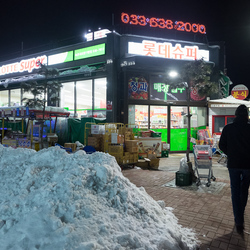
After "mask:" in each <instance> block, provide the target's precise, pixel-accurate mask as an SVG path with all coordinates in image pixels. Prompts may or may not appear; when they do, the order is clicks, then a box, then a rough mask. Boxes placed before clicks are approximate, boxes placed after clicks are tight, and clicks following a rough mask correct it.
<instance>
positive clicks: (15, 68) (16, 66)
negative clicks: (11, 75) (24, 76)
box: [14, 63, 18, 72]
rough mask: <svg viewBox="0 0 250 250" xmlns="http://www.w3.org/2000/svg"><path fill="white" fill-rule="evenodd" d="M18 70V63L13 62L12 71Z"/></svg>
mask: <svg viewBox="0 0 250 250" xmlns="http://www.w3.org/2000/svg"><path fill="white" fill-rule="evenodd" d="M17 71H18V63H16V64H14V72H17Z"/></svg>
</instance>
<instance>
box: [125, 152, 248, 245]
mask: <svg viewBox="0 0 250 250" xmlns="http://www.w3.org/2000/svg"><path fill="white" fill-rule="evenodd" d="M183 157H185V154H170V155H169V157H168V158H160V164H159V169H158V170H148V169H146V170H145V169H141V168H138V167H134V168H131V169H124V170H123V171H122V172H123V174H124V176H125V177H127V178H128V179H129V180H130V181H131V182H132V183H134V184H135V185H136V186H138V187H141V186H143V187H144V188H145V190H146V191H147V193H148V194H149V195H150V196H152V197H153V198H154V199H155V200H163V201H165V204H166V207H172V208H174V210H173V213H174V214H175V215H176V217H177V218H178V219H179V222H178V223H179V224H181V225H182V226H184V227H189V228H193V230H195V231H196V233H197V237H198V239H199V241H200V248H199V249H201V250H205V249H206V250H215V249H224V250H226V249H228V250H238V249H239V250H245V249H249V250H250V237H249V233H248V232H250V202H249V203H248V205H247V207H246V211H245V230H246V232H245V233H244V238H242V237H241V236H240V235H238V234H237V233H236V231H235V229H234V219H233V212H232V204H231V190H230V181H229V175H228V170H227V167H226V164H225V163H224V159H222V161H220V163H218V160H219V156H218V155H216V156H215V157H213V161H212V169H213V175H214V176H215V177H216V180H215V181H211V185H210V186H209V187H207V186H206V183H207V179H206V178H201V185H200V186H198V187H197V185H196V184H195V183H193V184H192V185H190V186H176V185H175V177H176V172H177V171H178V170H179V168H180V160H181V159H182V158H183ZM190 160H191V162H192V163H193V169H195V163H194V158H193V154H192V153H191V154H190ZM198 171H199V174H201V173H204V174H205V175H208V169H202V170H201V169H199V168H198ZM201 171H202V172H201Z"/></svg>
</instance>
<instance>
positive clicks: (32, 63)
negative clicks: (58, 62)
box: [29, 59, 36, 72]
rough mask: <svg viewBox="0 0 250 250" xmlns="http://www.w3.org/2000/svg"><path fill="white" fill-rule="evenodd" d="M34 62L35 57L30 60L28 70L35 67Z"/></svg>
mask: <svg viewBox="0 0 250 250" xmlns="http://www.w3.org/2000/svg"><path fill="white" fill-rule="evenodd" d="M35 64H36V62H35V59H33V60H30V65H29V72H31V71H32V70H33V68H34V67H35Z"/></svg>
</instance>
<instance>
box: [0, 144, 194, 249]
mask: <svg viewBox="0 0 250 250" xmlns="http://www.w3.org/2000/svg"><path fill="white" fill-rule="evenodd" d="M0 176H1V178H0V211H1V213H0V246H1V250H3V249H12V250H21V249H27V250H33V249H34V250H35V249H39V250H44V249H46V250H52V249H53V250H57V249H58V250H61V249H67V250H69V249H77V250H94V249H106V250H110V249H115V250H120V249H140V250H144V249H148V250H151V249H152V250H153V249H157V250H159V249H171V250H173V249H195V248H196V245H197V239H196V236H195V233H194V232H193V231H192V230H191V229H187V228H183V227H182V226H180V225H178V223H177V218H176V217H175V216H174V214H173V213H172V212H171V211H170V209H167V208H164V206H165V204H164V202H158V203H157V202H156V201H154V200H153V199H152V198H151V197H150V196H149V195H148V194H147V193H146V192H145V190H144V189H143V188H137V187H136V186H135V185H134V184H132V183H131V182H130V181H129V180H128V179H127V178H125V177H124V176H123V175H122V173H121V170H120V167H119V166H118V165H117V163H116V161H115V158H114V157H112V156H110V155H109V154H105V153H101V152H96V153H94V154H86V153H85V152H84V151H82V150H81V151H78V152H76V153H74V154H68V153H66V152H65V151H64V150H62V149H60V148H59V147H51V148H49V149H43V150H41V151H39V152H36V151H34V150H30V149H21V148H18V149H12V148H5V147H3V146H2V145H0Z"/></svg>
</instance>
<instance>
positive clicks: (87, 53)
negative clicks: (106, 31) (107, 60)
mask: <svg viewBox="0 0 250 250" xmlns="http://www.w3.org/2000/svg"><path fill="white" fill-rule="evenodd" d="M74 52H75V55H74V56H75V60H80V59H86V58H90V57H95V56H101V55H105V43H102V44H98V45H94V46H90V47H87V48H82V49H77V50H75V51H74Z"/></svg>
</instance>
